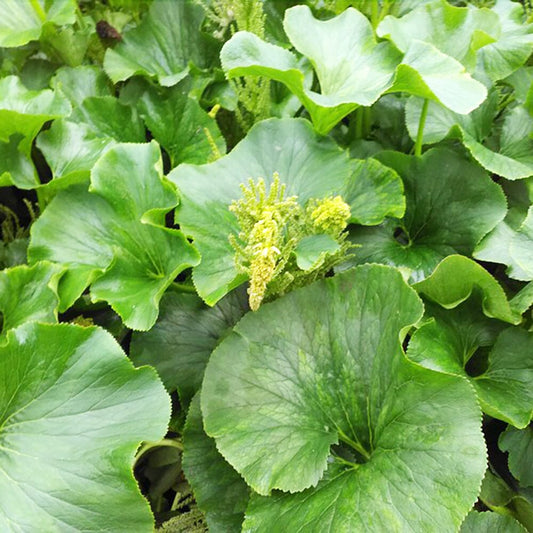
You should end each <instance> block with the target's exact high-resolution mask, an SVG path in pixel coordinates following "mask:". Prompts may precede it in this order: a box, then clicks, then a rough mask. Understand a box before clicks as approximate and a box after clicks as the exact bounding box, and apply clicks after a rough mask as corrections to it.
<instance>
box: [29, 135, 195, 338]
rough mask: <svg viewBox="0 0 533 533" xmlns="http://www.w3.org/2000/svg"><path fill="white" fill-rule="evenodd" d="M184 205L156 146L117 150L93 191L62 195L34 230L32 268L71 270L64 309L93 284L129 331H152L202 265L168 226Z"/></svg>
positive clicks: (96, 173)
mask: <svg viewBox="0 0 533 533" xmlns="http://www.w3.org/2000/svg"><path fill="white" fill-rule="evenodd" d="M176 203H177V197H176V193H175V191H174V189H173V187H172V186H171V185H170V184H169V183H167V182H166V181H163V180H162V177H161V161H160V153H159V147H158V146H157V144H156V143H154V142H153V143H151V144H120V145H117V146H114V147H113V148H111V149H109V150H108V151H107V152H106V153H105V154H104V155H103V156H102V157H101V158H100V159H99V160H98V162H97V163H96V164H95V166H94V168H93V171H92V174H91V187H90V190H89V191H87V189H86V187H85V186H76V187H74V188H70V189H68V190H66V191H62V192H60V193H59V194H58V195H57V196H56V197H55V198H54V200H52V202H51V203H50V204H49V205H48V207H47V209H46V211H45V212H44V213H43V214H42V215H41V217H40V218H39V219H38V220H37V221H36V222H35V223H34V224H33V226H32V238H31V243H30V247H29V252H28V255H29V258H30V262H35V261H38V260H41V259H48V260H50V261H52V262H56V263H59V264H62V265H65V266H67V267H68V272H67V273H66V274H65V276H64V277H63V278H62V280H61V283H60V285H59V294H60V297H61V306H60V309H61V310H64V309H67V308H68V307H69V306H70V305H72V303H73V302H74V301H75V300H76V299H77V298H78V297H79V295H80V294H81V293H82V292H83V290H84V289H85V288H86V287H87V286H88V285H89V284H91V297H92V299H93V301H96V300H105V301H107V302H109V304H110V305H111V307H113V309H114V310H115V311H116V312H117V313H118V314H119V315H120V316H121V317H122V319H123V320H124V322H125V323H126V325H127V326H128V327H130V328H132V329H141V330H145V329H149V328H150V327H151V326H152V325H153V324H154V322H155V320H156V318H157V314H158V304H159V300H160V298H161V296H162V294H163V292H164V291H165V289H166V288H167V287H168V286H169V285H170V283H172V281H173V280H174V279H175V277H176V276H177V275H178V274H179V273H180V272H181V271H182V270H184V269H185V268H187V267H189V266H192V265H194V264H196V263H197V262H198V254H197V252H196V250H195V249H194V248H193V247H192V246H191V245H190V244H189V243H188V242H187V240H186V239H185V237H184V236H183V234H182V233H181V232H180V231H178V230H174V229H168V228H165V227H164V214H165V213H166V212H167V211H169V210H170V209H172V208H173V207H174V206H175V205H176ZM59 228H61V231H58V229H59Z"/></svg>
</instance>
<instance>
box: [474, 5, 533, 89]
mask: <svg viewBox="0 0 533 533" xmlns="http://www.w3.org/2000/svg"><path fill="white" fill-rule="evenodd" d="M492 12H493V13H496V14H497V15H498V17H499V19H500V28H501V30H500V33H499V35H498V36H497V40H496V41H495V42H493V43H489V44H488V45H487V46H484V47H483V48H481V50H479V52H478V58H477V70H478V71H480V72H483V73H484V74H486V75H487V76H488V77H489V78H490V79H491V80H492V81H496V80H501V79H503V78H505V77H506V76H509V74H511V73H512V72H514V71H515V70H517V69H518V68H520V67H521V66H522V65H523V64H524V63H525V62H526V61H527V60H528V58H529V56H530V55H531V52H533V35H532V34H533V25H532V24H528V23H526V22H525V21H524V8H523V7H522V6H521V5H520V4H519V3H517V2H512V1H511V0H496V3H495V5H494V6H493V7H492Z"/></svg>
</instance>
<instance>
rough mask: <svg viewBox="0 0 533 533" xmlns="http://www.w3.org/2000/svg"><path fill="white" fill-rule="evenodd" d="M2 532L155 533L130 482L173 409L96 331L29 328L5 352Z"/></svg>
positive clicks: (0, 408)
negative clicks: (137, 458)
mask: <svg viewBox="0 0 533 533" xmlns="http://www.w3.org/2000/svg"><path fill="white" fill-rule="evenodd" d="M0 383H1V384H2V386H1V387H0V463H1V464H2V469H1V470H0V494H2V498H0V529H1V530H2V531H17V530H18V531H37V530H39V531H65V530H73V531H74V530H76V531H83V530H85V531H87V530H105V529H107V530H110V529H112V530H117V531H118V530H129V531H146V532H149V531H152V530H153V518H152V516H151V513H150V509H149V507H148V504H147V502H146V501H144V500H143V497H142V496H141V493H140V491H139V488H138V487H137V483H136V482H135V479H134V477H133V474H132V459H133V454H134V452H135V450H136V448H137V447H138V446H139V444H140V442H141V441H142V440H157V439H160V438H161V437H162V436H163V435H164V433H165V431H166V428H167V423H168V419H169V416H170V402H169V398H168V396H167V394H166V393H165V390H164V388H163V385H162V384H161V382H160V381H159V379H158V378H157V375H156V373H155V371H154V370H153V369H151V368H148V367H145V368H141V369H137V370H135V369H134V368H133V367H132V365H131V363H130V362H129V361H128V359H127V357H126V356H125V354H124V352H123V351H122V349H121V348H120V346H119V345H118V344H117V343H116V342H115V340H114V339H113V337H112V336H111V335H110V334H109V333H107V332H105V331H104V330H101V329H98V328H94V327H92V328H82V327H80V326H74V325H66V324H53V325H52V324H37V323H29V324H24V325H23V326H20V327H19V328H17V329H14V330H10V331H9V332H8V335H7V344H4V345H2V346H0Z"/></svg>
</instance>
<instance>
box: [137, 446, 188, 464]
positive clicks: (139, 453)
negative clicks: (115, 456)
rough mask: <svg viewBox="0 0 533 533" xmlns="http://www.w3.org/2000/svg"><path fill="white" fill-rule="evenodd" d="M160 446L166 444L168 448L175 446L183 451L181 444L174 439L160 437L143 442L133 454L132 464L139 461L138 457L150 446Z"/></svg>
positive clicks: (149, 448)
mask: <svg viewBox="0 0 533 533" xmlns="http://www.w3.org/2000/svg"><path fill="white" fill-rule="evenodd" d="M160 446H167V447H168V448H176V449H177V450H179V451H180V452H182V451H183V444H182V443H181V442H179V441H177V440H175V439H161V440H158V441H156V442H145V443H143V445H142V446H141V447H140V448H139V451H138V452H137V453H136V454H135V462H134V466H135V465H136V464H137V463H138V462H139V459H140V458H141V457H142V456H143V455H144V454H145V453H146V452H147V451H149V450H151V449H152V448H159V447H160Z"/></svg>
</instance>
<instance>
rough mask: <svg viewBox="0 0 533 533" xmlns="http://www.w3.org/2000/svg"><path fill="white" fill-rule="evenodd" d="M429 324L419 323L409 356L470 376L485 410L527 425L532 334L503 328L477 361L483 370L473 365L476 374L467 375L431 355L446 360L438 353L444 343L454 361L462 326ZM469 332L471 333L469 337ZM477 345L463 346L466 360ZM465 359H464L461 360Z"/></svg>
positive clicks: (531, 407) (532, 401)
mask: <svg viewBox="0 0 533 533" xmlns="http://www.w3.org/2000/svg"><path fill="white" fill-rule="evenodd" d="M464 318H465V316H464V315H463V319H464ZM467 320H468V322H467V324H468V323H472V322H473V321H472V319H468V318H467ZM457 322H459V321H458V320H457ZM457 322H456V324H457ZM431 326H432V323H430V324H428V325H426V326H422V327H421V328H420V329H419V330H418V331H417V332H416V333H415V334H414V335H413V338H412V339H411V343H410V344H409V350H408V352H407V353H408V356H409V358H410V359H412V360H414V361H416V362H417V363H419V364H421V365H423V366H425V367H428V368H437V369H438V370H440V371H444V372H451V373H454V374H457V375H463V376H467V377H469V378H470V382H471V383H472V385H474V387H475V389H476V392H477V394H478V398H479V401H480V404H481V407H482V409H483V411H484V412H485V413H487V414H488V415H490V416H492V417H494V418H498V419H500V420H503V421H505V422H508V423H509V424H512V425H513V426H515V427H517V428H524V427H526V426H527V424H529V421H530V420H531V416H532V413H533V392H532V391H531V380H533V334H531V333H529V332H527V331H525V330H523V329H521V328H518V327H515V328H512V327H511V328H508V329H505V330H504V331H502V332H501V333H500V335H499V336H498V338H497V339H496V342H495V344H494V346H493V347H492V349H491V350H490V352H489V354H488V359H487V361H486V362H483V359H481V361H478V365H479V366H480V367H481V369H482V371H481V372H478V371H477V369H476V372H475V374H474V375H472V376H469V374H468V373H467V372H466V370H462V369H461V365H460V364H459V365H457V364H456V365H455V366H452V365H451V364H450V363H448V364H447V366H442V365H439V359H437V357H435V358H433V357H432V354H434V353H435V354H439V355H438V357H439V358H440V359H441V361H446V359H445V357H444V356H443V355H441V354H442V352H443V347H444V346H446V350H447V352H448V357H449V358H450V361H451V360H452V358H453V360H455V361H457V360H458V359H459V357H460V356H459V355H458V354H457V352H456V350H457V346H458V345H459V344H461V343H462V342H465V340H466V339H465V338H464V337H466V336H465V335H464V334H463V337H461V328H460V327H457V328H456V330H455V332H454V331H453V326H452V327H450V326H449V325H448V326H447V325H446V324H444V327H443V325H442V324H439V323H437V326H438V327H435V328H434V329H432V328H431ZM427 328H429V329H427ZM464 329H466V328H464ZM473 329H475V328H473ZM435 330H436V331H435ZM446 330H447V331H446ZM443 334H444V335H446V340H447V342H448V345H446V341H444V342H443V341H442V340H441V339H442V338H443ZM472 336H473V335H472V333H470V337H472ZM478 342H479V344H480V345H483V344H484V343H483V341H478ZM472 344H473V343H472ZM439 346H440V353H439V349H438V347H439ZM477 347H478V346H476V345H474V346H468V345H467V346H466V347H465V351H466V350H467V357H466V359H467V360H468V359H469V358H472V356H473V357H474V359H475V358H476V355H475V354H474V351H475V349H476V348H477ZM478 359H479V358H478ZM466 362H467V361H464V364H465V363H466ZM483 363H484V364H483ZM444 364H445V365H446V363H444ZM483 367H485V368H483ZM474 368H475V367H474Z"/></svg>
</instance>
